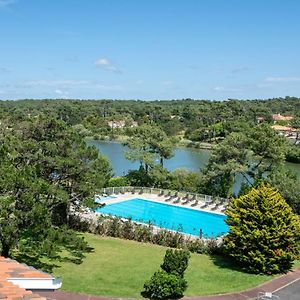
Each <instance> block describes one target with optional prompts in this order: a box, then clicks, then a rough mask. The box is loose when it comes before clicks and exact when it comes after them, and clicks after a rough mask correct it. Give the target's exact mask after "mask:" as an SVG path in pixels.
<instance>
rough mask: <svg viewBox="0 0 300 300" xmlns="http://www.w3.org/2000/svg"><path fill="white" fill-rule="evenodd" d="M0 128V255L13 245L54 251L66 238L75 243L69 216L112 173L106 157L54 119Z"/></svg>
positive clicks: (27, 249) (30, 251)
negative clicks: (67, 227) (69, 224)
mask: <svg viewBox="0 0 300 300" xmlns="http://www.w3.org/2000/svg"><path fill="white" fill-rule="evenodd" d="M1 129H2V130H1V132H0V174H1V176H0V246H1V255H3V256H8V255H10V252H11V250H12V249H17V250H19V251H25V252H26V253H27V255H30V254H32V255H39V254H40V255H45V254H47V255H54V254H55V253H56V252H57V251H58V250H59V249H60V247H67V245H68V244H69V243H68V240H69V241H70V242H71V243H73V245H74V244H75V241H76V240H77V242H78V243H79V242H80V240H81V239H76V238H75V237H74V236H73V238H72V234H71V233H70V232H69V233H66V231H67V230H66V226H68V221H69V215H70V213H71V212H72V211H76V210H77V209H79V207H80V205H81V204H83V203H85V204H86V203H88V201H91V199H92V198H93V195H94V192H95V189H96V188H99V187H103V186H105V185H106V184H107V182H108V180H109V179H110V177H111V176H112V174H111V168H110V165H109V162H108V161H107V159H105V158H104V157H102V156H101V155H100V154H99V153H98V151H97V150H96V149H95V148H91V147H87V146H86V144H85V142H84V140H83V139H82V137H81V136H80V135H79V134H78V133H77V132H76V131H74V130H73V129H72V128H71V127H70V126H68V125H66V124H65V122H63V121H60V120H56V119H53V118H47V117H45V116H42V117H38V118H35V119H33V120H29V121H22V122H19V123H15V124H11V126H10V128H8V129H7V128H1ZM77 242H76V243H77ZM77 245H78V250H79V249H80V246H79V244H77Z"/></svg>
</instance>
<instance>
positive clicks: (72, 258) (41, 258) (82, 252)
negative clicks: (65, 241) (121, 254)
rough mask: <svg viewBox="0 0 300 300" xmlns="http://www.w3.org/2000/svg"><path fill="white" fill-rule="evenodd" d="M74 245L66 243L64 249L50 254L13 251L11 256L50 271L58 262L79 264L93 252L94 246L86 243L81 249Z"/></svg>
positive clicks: (57, 265)
mask: <svg viewBox="0 0 300 300" xmlns="http://www.w3.org/2000/svg"><path fill="white" fill-rule="evenodd" d="M76 246H77V245H68V246H67V247H64V250H66V251H60V252H57V253H55V254H54V255H51V256H46V255H30V254H28V253H24V252H14V253H13V254H12V258H13V259H15V260H17V261H18V262H20V263H24V264H26V265H28V266H32V267H34V268H36V269H39V270H42V271H44V272H47V273H52V272H53V269H54V268H60V265H59V263H60V262H69V263H74V264H77V265H80V264H81V263H82V262H83V260H84V258H85V257H86V254H87V253H92V252H94V248H93V247H90V246H88V245H86V246H85V247H84V248H81V249H78V248H77V247H76Z"/></svg>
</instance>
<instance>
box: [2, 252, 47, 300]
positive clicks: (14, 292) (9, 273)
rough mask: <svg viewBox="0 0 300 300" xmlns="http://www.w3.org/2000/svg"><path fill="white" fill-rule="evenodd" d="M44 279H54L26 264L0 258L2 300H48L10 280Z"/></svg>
mask: <svg viewBox="0 0 300 300" xmlns="http://www.w3.org/2000/svg"><path fill="white" fill-rule="evenodd" d="M21 278H26V279H37V278H38V279H43V278H53V277H52V276H51V275H49V274H47V273H44V272H42V271H39V270H36V269H34V268H32V267H29V266H27V265H25V264H21V263H18V262H17V261H15V260H12V259H9V258H5V257H0V299H6V300H21V299H24V300H25V299H26V300H27V299H35V300H47V298H45V297H40V296H39V295H37V294H34V293H33V292H32V291H30V290H26V289H24V288H21V287H19V286H18V285H16V284H13V283H12V282H10V281H9V280H12V279H21Z"/></svg>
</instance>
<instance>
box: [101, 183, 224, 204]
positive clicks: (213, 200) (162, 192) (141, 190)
mask: <svg viewBox="0 0 300 300" xmlns="http://www.w3.org/2000/svg"><path fill="white" fill-rule="evenodd" d="M125 193H132V194H136V193H138V194H155V195H158V196H165V197H168V196H169V197H180V198H182V199H185V198H186V199H190V200H193V201H194V200H195V201H197V200H198V201H202V202H205V203H207V204H218V205H226V204H227V203H228V202H229V198H221V197H218V196H216V197H214V196H211V195H205V194H198V193H191V192H185V191H176V190H170V189H160V188H153V187H140V186H122V187H106V188H102V189H99V190H96V194H97V195H113V194H125Z"/></svg>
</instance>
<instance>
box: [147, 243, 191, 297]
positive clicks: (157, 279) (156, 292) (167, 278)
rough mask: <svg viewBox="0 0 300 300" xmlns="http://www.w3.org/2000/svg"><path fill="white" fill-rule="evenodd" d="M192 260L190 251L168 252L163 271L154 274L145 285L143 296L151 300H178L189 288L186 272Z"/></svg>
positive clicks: (162, 267) (162, 266)
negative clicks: (190, 259) (185, 276)
mask: <svg viewBox="0 0 300 300" xmlns="http://www.w3.org/2000/svg"><path fill="white" fill-rule="evenodd" d="M189 258H190V253H189V251H186V250H171V249H169V250H167V251H166V254H165V257H164V262H163V264H162V265H161V270H159V271H157V272H155V273H154V275H153V276H152V277H151V279H150V280H149V281H146V282H145V284H144V291H143V292H142V295H143V296H144V297H147V298H150V299H176V298H180V297H182V296H183V293H184V291H185V290H186V288H187V282H186V281H185V279H184V272H185V270H186V268H187V266H188V262H189Z"/></svg>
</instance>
